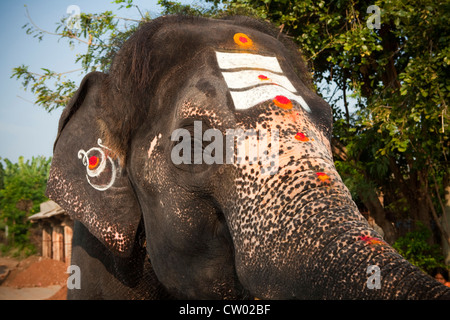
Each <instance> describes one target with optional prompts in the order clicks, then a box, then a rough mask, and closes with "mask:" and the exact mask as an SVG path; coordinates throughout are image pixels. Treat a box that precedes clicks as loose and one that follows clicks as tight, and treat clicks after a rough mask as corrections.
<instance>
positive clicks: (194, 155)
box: [170, 121, 211, 174]
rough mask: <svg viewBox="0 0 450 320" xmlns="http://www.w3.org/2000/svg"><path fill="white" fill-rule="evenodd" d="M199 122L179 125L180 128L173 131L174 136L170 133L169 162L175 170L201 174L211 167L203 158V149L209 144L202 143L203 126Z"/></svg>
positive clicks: (207, 142)
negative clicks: (171, 142)
mask: <svg viewBox="0 0 450 320" xmlns="http://www.w3.org/2000/svg"><path fill="white" fill-rule="evenodd" d="M200 122H201V121H191V122H188V123H186V124H185V125H180V128H178V129H176V130H175V131H174V132H176V134H174V133H172V136H171V140H172V141H173V144H172V146H171V148H170V152H171V153H170V157H171V161H172V163H173V164H174V165H175V167H176V168H177V169H180V170H182V171H185V172H188V173H194V174H195V173H199V172H203V171H205V170H208V168H209V167H211V166H210V165H208V164H206V163H205V161H204V158H203V155H204V150H205V147H206V146H207V145H208V144H209V143H210V142H209V141H203V133H204V130H203V129H204V127H205V126H201V125H200V124H199V123H200ZM206 129H207V128H206Z"/></svg>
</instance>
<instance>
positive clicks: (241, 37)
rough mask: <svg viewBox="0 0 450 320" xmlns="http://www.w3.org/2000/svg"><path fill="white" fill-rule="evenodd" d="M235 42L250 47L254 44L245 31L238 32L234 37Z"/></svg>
mask: <svg viewBox="0 0 450 320" xmlns="http://www.w3.org/2000/svg"><path fill="white" fill-rule="evenodd" d="M233 40H234V42H236V44H238V45H239V46H241V47H244V48H248V47H251V46H252V45H253V41H252V39H250V38H249V37H248V36H247V35H246V34H244V33H236V34H235V35H234V37H233Z"/></svg>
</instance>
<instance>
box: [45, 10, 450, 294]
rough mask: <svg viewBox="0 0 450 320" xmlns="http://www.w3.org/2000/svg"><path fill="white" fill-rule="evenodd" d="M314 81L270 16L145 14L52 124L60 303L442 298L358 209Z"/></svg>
mask: <svg viewBox="0 0 450 320" xmlns="http://www.w3.org/2000/svg"><path fill="white" fill-rule="evenodd" d="M313 88H314V87H313V82H312V79H311V73H310V72H309V70H308V68H307V65H306V63H305V60H304V58H303V56H302V54H301V53H300V51H299V50H298V48H297V47H296V45H295V44H294V43H293V42H292V41H291V39H289V38H288V37H287V36H286V35H284V34H283V33H281V32H280V30H279V29H277V28H275V27H274V26H272V25H271V24H269V23H266V22H263V21H259V20H256V19H253V18H249V17H243V16H232V17H222V18H220V19H212V18H203V17H190V16H183V15H182V16H180V15H169V16H162V17H158V18H156V19H153V20H151V21H150V22H147V23H144V24H142V25H141V26H140V27H139V28H138V30H137V31H136V32H135V33H134V34H133V35H131V36H130V38H129V39H128V40H127V41H125V42H124V44H123V45H122V47H121V48H120V49H119V50H118V52H117V53H116V54H115V56H114V57H113V59H112V62H111V65H110V67H109V70H108V71H107V72H97V71H94V72H91V73H89V74H87V75H86V76H85V77H84V79H83V80H82V82H81V84H80V86H79V88H78V90H77V91H76V93H75V94H74V96H73V97H72V98H71V100H70V102H69V103H68V105H67V106H66V107H65V109H64V111H63V113H62V115H61V118H60V120H59V125H58V133H57V136H56V141H55V144H54V153H53V160H52V165H51V170H50V174H49V179H48V185H47V195H48V197H49V198H50V199H52V200H54V201H55V202H57V203H58V204H59V205H60V206H61V207H62V208H63V209H64V210H65V211H66V212H67V213H68V214H69V215H70V216H71V218H73V220H74V221H75V222H74V235H73V247H72V260H71V261H72V262H71V263H72V264H73V265H76V266H78V267H79V270H80V286H79V288H77V287H75V288H73V289H70V290H68V298H69V299H251V298H258V299H280V300H284V299H289V300H290V299H435V298H436V299H437V298H441V299H448V298H450V289H449V288H446V287H445V286H443V285H441V284H440V283H438V282H437V281H436V280H434V279H432V278H431V277H430V276H427V275H426V274H424V273H423V272H422V271H421V270H420V269H419V268H417V267H415V266H413V265H412V264H410V263H409V262H408V261H406V260H405V259H404V258H402V257H401V256H400V255H399V254H398V253H397V252H396V251H395V250H394V249H393V248H392V247H391V246H390V245H389V244H388V243H386V242H385V241H384V240H383V239H382V237H381V236H380V235H379V234H378V233H377V232H375V231H374V230H372V229H371V228H370V227H369V225H368V223H367V221H366V219H365V218H364V217H363V216H362V215H361V214H360V212H359V211H358V209H357V206H356V205H355V202H354V201H353V200H352V197H351V194H350V192H349V190H348V189H347V187H346V186H345V185H344V183H343V181H342V179H341V178H340V176H339V174H338V173H337V171H336V168H335V166H334V162H333V156H332V150H331V144H330V139H331V133H332V112H331V108H330V106H329V105H328V104H327V103H326V102H325V101H324V100H323V99H322V98H321V97H320V96H319V95H318V94H317V93H316V92H315V90H314V89H313ZM255 146H256V147H255Z"/></svg>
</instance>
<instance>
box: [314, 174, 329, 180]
mask: <svg viewBox="0 0 450 320" xmlns="http://www.w3.org/2000/svg"><path fill="white" fill-rule="evenodd" d="M316 175H317V177H318V178H319V180H320V181H322V182H329V181H330V176H329V175H327V174H326V173H324V172H316Z"/></svg>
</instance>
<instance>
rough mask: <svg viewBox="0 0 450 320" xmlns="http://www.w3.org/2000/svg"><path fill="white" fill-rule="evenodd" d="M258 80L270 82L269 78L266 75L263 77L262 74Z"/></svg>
mask: <svg viewBox="0 0 450 320" xmlns="http://www.w3.org/2000/svg"><path fill="white" fill-rule="evenodd" d="M258 79H259V80H269V78H267V77H266V76H265V75H263V74H260V75H259V76H258Z"/></svg>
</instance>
